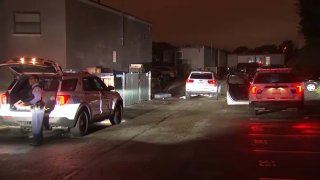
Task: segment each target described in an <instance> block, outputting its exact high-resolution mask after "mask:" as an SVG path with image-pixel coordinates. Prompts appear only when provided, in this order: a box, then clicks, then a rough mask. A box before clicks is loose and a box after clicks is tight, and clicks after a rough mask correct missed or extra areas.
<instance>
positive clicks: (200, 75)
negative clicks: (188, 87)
mask: <svg viewBox="0 0 320 180" xmlns="http://www.w3.org/2000/svg"><path fill="white" fill-rule="evenodd" d="M190 79H213V77H212V74H211V73H192V74H191V76H190Z"/></svg>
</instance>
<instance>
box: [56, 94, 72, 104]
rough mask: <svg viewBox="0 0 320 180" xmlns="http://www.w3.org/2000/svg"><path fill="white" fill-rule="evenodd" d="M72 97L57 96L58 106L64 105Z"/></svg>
mask: <svg viewBox="0 0 320 180" xmlns="http://www.w3.org/2000/svg"><path fill="white" fill-rule="evenodd" d="M69 98H70V96H69V95H57V98H56V104H57V105H64V104H66V103H67V101H68V100H69Z"/></svg>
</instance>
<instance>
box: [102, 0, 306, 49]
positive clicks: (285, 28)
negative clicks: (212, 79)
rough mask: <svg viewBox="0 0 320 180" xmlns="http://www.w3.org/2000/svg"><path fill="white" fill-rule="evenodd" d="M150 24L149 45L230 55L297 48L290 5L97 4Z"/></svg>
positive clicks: (200, 1)
mask: <svg viewBox="0 0 320 180" xmlns="http://www.w3.org/2000/svg"><path fill="white" fill-rule="evenodd" d="M101 2H102V3H104V4H106V5H109V6H111V7H114V8H116V9H120V10H124V11H125V12H128V13H129V14H132V15H134V16H137V17H139V18H142V19H145V20H148V21H150V22H151V23H152V36H153V40H154V41H158V42H159V41H162V42H169V43H171V44H174V45H183V44H207V45H210V44H211V42H212V45H213V46H214V47H217V48H225V49H228V50H233V49H234V48H236V47H239V46H248V47H249V48H254V47H257V46H261V45H265V44H276V45H279V44H280V43H281V42H282V41H284V40H293V41H294V42H295V43H297V44H298V45H299V46H301V45H302V44H303V37H302V36H301V35H300V34H299V33H298V27H299V25H298V22H299V16H298V14H297V11H298V10H297V7H296V5H295V3H296V0H167V1H166V0H158V1H155V0H101Z"/></svg>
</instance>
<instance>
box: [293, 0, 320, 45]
mask: <svg viewBox="0 0 320 180" xmlns="http://www.w3.org/2000/svg"><path fill="white" fill-rule="evenodd" d="M298 7H299V15H300V18H301V20H300V23H299V24H300V32H301V33H302V34H303V36H304V39H305V42H306V45H307V46H312V45H317V46H319V44H320V1H319V0H298Z"/></svg>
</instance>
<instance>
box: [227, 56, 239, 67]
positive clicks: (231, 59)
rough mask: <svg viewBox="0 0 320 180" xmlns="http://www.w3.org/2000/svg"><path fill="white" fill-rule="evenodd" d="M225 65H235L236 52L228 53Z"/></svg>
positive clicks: (236, 60)
mask: <svg viewBox="0 0 320 180" xmlns="http://www.w3.org/2000/svg"><path fill="white" fill-rule="evenodd" d="M227 62H228V63H227V66H228V67H235V66H237V64H238V55H236V54H228V60H227Z"/></svg>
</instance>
